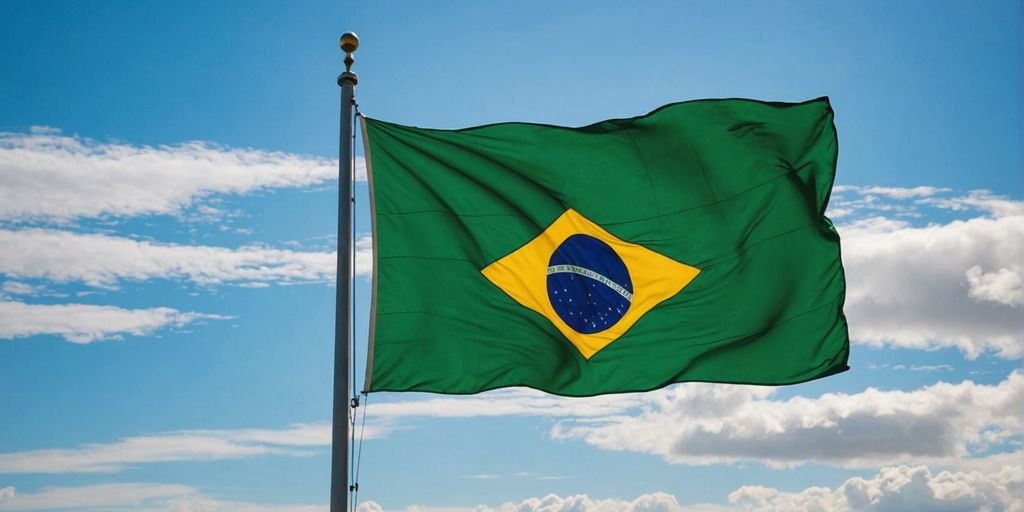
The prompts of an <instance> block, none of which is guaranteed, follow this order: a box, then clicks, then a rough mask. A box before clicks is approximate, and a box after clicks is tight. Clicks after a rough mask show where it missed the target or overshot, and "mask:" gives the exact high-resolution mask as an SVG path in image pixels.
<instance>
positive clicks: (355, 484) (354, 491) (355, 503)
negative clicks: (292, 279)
mask: <svg viewBox="0 0 1024 512" xmlns="http://www.w3.org/2000/svg"><path fill="white" fill-rule="evenodd" d="M352 107H353V115H352V124H353V125H355V123H356V122H357V121H358V119H359V116H361V115H362V112H361V111H360V110H359V102H357V101H356V99H355V98H352ZM351 144H352V152H351V155H352V171H353V175H352V181H353V182H354V181H355V180H356V177H355V169H356V132H355V130H353V131H352V140H351ZM350 190H351V191H352V194H351V196H350V197H349V201H350V203H351V204H350V208H352V210H351V211H352V216H351V219H352V224H351V225H350V226H349V237H350V238H352V239H353V240H352V242H353V245H354V242H355V240H354V239H355V231H356V207H355V205H356V192H355V187H354V186H353V187H351V188H350ZM349 275H350V276H351V277H352V280H353V281H354V280H355V275H356V253H355V251H352V253H351V254H350V259H349ZM350 292H351V300H350V301H349V308H350V309H351V311H352V316H351V318H352V321H351V323H350V326H349V327H350V329H351V336H349V340H350V341H349V345H350V350H351V354H352V357H351V358H349V364H350V365H351V371H350V372H349V373H350V375H351V376H352V387H351V389H352V397H351V400H350V410H351V411H352V414H349V425H351V427H352V428H350V429H349V438H350V439H349V442H350V446H351V450H350V451H349V454H355V455H356V456H355V457H350V459H349V474H350V475H351V476H352V484H351V485H349V491H350V494H349V507H350V510H351V511H352V512H355V510H356V509H357V508H358V507H359V469H360V467H361V462H362V458H363V439H364V434H365V432H366V405H367V403H369V399H370V397H369V395H368V394H366V392H365V391H363V392H362V393H360V392H358V391H356V390H357V389H359V388H358V387H356V380H357V379H356V346H357V344H356V322H358V316H357V315H356V311H357V310H356V290H355V286H353V287H352V288H351V290H350ZM360 394H362V395H363V403H362V404H360V399H359V395H360ZM360 405H362V406H363V411H362V412H363V417H362V421H361V422H360V426H359V435H358V438H357V436H356V431H355V425H356V420H357V417H358V416H359V406H360Z"/></svg>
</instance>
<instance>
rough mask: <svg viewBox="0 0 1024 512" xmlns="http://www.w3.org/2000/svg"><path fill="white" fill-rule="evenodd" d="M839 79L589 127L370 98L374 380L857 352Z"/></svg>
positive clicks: (792, 372) (452, 384)
mask: <svg viewBox="0 0 1024 512" xmlns="http://www.w3.org/2000/svg"><path fill="white" fill-rule="evenodd" d="M832 117H833V114H832V108H831V107H830V105H829V102H828V99H827V98H819V99H816V100H812V101H808V102H805V103H796V104H793V103H766V102H760V101H751V100H741V99H727V100H699V101H689V102H683V103H675V104H671V105H667V106H664V107H661V108H659V109H657V110H655V111H654V112H651V113H650V114H647V115H645V116H640V117H635V118H632V119H614V120H609V121H604V122H600V123H596V124H593V125H590V126H585V127H582V128H566V127H561V126H550V125H541V124H530V123H500V124H492V125H487V126H480V127H476V128H467V129H463V130H435V129H426V128H414V127H409V126H401V125H397V124H393V123H388V122H384V121H379V120H375V119H363V129H364V140H365V143H366V159H367V167H368V169H369V176H370V193H371V198H372V210H373V223H374V225H373V230H374V233H373V240H374V258H375V259H374V291H373V307H372V319H371V329H370V352H369V361H368V369H367V390H368V391H431V392H437V393H453V394H465V393H477V392H480V391H485V390H489V389H495V388H501V387H506V386H527V387H531V388H536V389H540V390H543V391H547V392H550V393H555V394H559V395H567V396H589V395H597V394H602V393H617V392H628V391H644V390H651V389H656V388H660V387H662V386H666V385H668V384H671V383H674V382H683V381H707V382H730V383H744V384H791V383H797V382H802V381H807V380H810V379H816V378H819V377H824V376H826V375H830V374H833V373H838V372H841V371H844V370H846V369H847V365H846V362H847V355H848V351H849V341H848V336H847V326H846V320H845V317H844V316H843V298H844V295H845V284H844V277H843V268H842V264H841V262H840V258H839V236H838V235H837V234H836V230H835V228H834V227H833V225H832V223H831V222H830V221H829V219H828V218H826V217H825V206H826V205H827V203H828V198H829V193H830V191H831V188H832V182H833V179H834V176H835V168H836V156H837V149H838V148H837V141H836V130H835V126H834V124H833V120H832Z"/></svg>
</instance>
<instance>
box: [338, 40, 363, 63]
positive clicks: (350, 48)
mask: <svg viewBox="0 0 1024 512" xmlns="http://www.w3.org/2000/svg"><path fill="white" fill-rule="evenodd" d="M338 46H340V47H341V51H343V52H345V71H346V72H351V71H352V63H353V62H355V61H356V60H355V59H354V58H352V53H353V52H355V51H356V49H357V48H359V36H357V35H356V33H355V32H345V33H344V34H342V35H341V39H339V40H338Z"/></svg>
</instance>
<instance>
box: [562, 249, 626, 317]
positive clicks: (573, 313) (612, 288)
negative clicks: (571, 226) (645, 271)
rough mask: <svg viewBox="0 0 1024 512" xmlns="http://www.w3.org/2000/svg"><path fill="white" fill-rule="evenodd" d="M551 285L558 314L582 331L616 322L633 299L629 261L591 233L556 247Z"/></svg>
mask: <svg viewBox="0 0 1024 512" xmlns="http://www.w3.org/2000/svg"><path fill="white" fill-rule="evenodd" d="M547 285H548V300H549V301H551V306H552V307H554V308H555V313H557V314H558V317H559V318H561V319H562V321H563V322H565V323H566V324H567V325H568V326H569V327H571V328H572V329H573V330H574V331H576V332H578V333H581V334H594V333H598V332H601V331H603V330H605V329H608V328H609V327H611V326H613V325H615V323H616V322H618V321H619V320H621V319H622V317H623V316H624V315H625V314H626V311H628V310H629V305H630V304H631V303H632V301H633V282H632V280H630V278H629V269H627V268H626V264H625V263H623V262H622V258H620V257H619V255H618V254H616V253H615V251H614V250H613V249H612V248H611V247H609V246H608V244H606V243H604V242H602V241H601V240H598V239H597V238H594V237H592V236H589V235H582V234H577V235H572V236H570V237H569V238H566V239H565V241H564V242H562V244H561V245H559V246H558V248H557V249H555V252H554V253H552V254H551V260H550V261H549V262H548V281H547Z"/></svg>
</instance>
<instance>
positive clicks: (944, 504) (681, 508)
mask: <svg viewBox="0 0 1024 512" xmlns="http://www.w3.org/2000/svg"><path fill="white" fill-rule="evenodd" d="M728 503H729V504H728V505H717V504H709V503H700V504H691V505H683V504H680V503H679V500H678V499H677V498H676V497H675V496H673V495H671V494H667V493H664V492H655V493H650V494H643V495H640V496H639V497H637V498H636V499H633V500H626V499H618V498H609V499H597V498H591V497H589V496H587V495H583V494H580V495H575V496H565V497H563V496H558V495H555V494H549V495H547V496H544V497H542V498H527V499H525V500H522V501H520V502H518V503H516V502H507V503H503V504H501V505H498V506H488V505H478V506H476V507H469V506H452V507H420V506H415V505H414V506H409V507H406V508H405V509H404V510H405V512H739V511H748V512H769V511H771V512H807V511H821V512H824V511H828V512H856V511H863V512H882V511H894V512H895V511H900V512H902V511H905V510H935V511H966V510H977V511H982V510H986V511H997V510H1005V511H1021V510H1024V467H1022V466H1020V465H1010V466H1004V467H1002V468H999V469H996V470H994V471H990V472H985V473H982V472H977V471H972V472H949V471H943V472H940V473H938V474H934V473H932V472H931V471H930V470H929V469H928V468H927V467H926V466H913V467H910V466H896V467H884V468H882V469H881V470H879V471H878V473H877V474H876V475H874V476H871V477H869V478H861V477H854V478H850V479H849V480H847V481H845V482H843V483H842V484H841V485H839V486H837V487H836V488H835V489H832V488H828V487H809V488H807V489H804V490H802V491H799V492H785V491H780V490H778V489H775V488H772V487H762V486H744V487H741V488H739V489H737V490H736V491H734V492H732V493H730V494H729V496H728ZM356 512H384V509H383V508H382V507H381V506H380V505H379V504H378V503H376V502H374V501H366V502H363V503H361V504H360V505H359V508H358V509H357V510H356Z"/></svg>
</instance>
